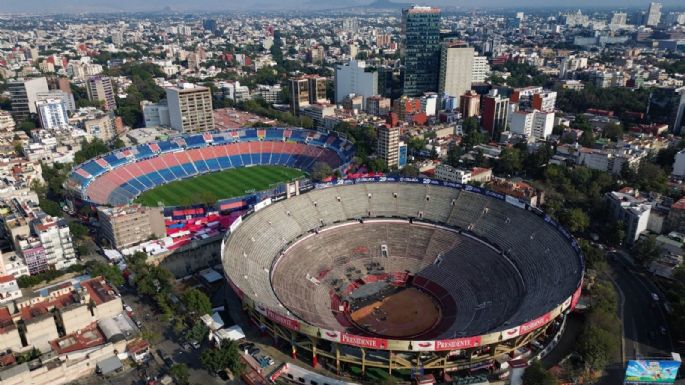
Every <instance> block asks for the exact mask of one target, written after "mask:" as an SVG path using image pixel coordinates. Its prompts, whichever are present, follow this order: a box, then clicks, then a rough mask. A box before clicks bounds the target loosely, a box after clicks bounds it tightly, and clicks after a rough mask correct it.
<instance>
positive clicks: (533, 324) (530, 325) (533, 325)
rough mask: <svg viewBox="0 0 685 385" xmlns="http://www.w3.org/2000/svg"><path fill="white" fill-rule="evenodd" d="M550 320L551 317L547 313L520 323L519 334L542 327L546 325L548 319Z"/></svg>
mask: <svg viewBox="0 0 685 385" xmlns="http://www.w3.org/2000/svg"><path fill="white" fill-rule="evenodd" d="M551 320H552V317H551V316H550V314H549V313H547V314H545V315H543V316H542V317H538V318H536V319H534V320H532V321H528V322H526V323H524V324H523V325H521V334H526V333H528V332H529V331H531V330H535V329H537V328H539V327H542V326H544V325H546V324H547V323H548V322H549V321H551Z"/></svg>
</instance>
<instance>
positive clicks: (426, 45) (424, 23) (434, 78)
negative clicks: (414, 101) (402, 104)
mask: <svg viewBox="0 0 685 385" xmlns="http://www.w3.org/2000/svg"><path fill="white" fill-rule="evenodd" d="M402 35H403V37H404V41H403V47H402V48H403V49H404V68H405V70H404V94H405V95H407V96H420V95H422V94H423V93H424V92H428V91H431V92H437V91H438V78H439V73H440V9H439V8H432V7H418V6H414V7H411V8H408V9H403V10H402Z"/></svg>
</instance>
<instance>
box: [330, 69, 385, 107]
mask: <svg viewBox="0 0 685 385" xmlns="http://www.w3.org/2000/svg"><path fill="white" fill-rule="evenodd" d="M350 94H355V95H361V96H362V97H363V98H364V101H363V105H364V106H366V98H368V97H370V96H374V95H378V72H377V71H375V70H374V71H371V70H370V69H369V68H368V67H367V66H366V62H364V61H362V60H350V61H349V62H347V63H344V64H339V65H337V66H336V67H335V103H336V104H340V103H342V101H343V99H344V98H345V97H346V96H348V95H350ZM364 108H366V107H364Z"/></svg>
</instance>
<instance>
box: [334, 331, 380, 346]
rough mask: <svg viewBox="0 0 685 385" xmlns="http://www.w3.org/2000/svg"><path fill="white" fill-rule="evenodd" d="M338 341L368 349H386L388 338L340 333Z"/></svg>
mask: <svg viewBox="0 0 685 385" xmlns="http://www.w3.org/2000/svg"><path fill="white" fill-rule="evenodd" d="M340 342H341V343H343V344H347V345H353V346H358V347H360V348H369V349H387V348H388V340H386V339H383V338H373V337H362V336H355V335H354V334H347V333H342V335H341V336H340Z"/></svg>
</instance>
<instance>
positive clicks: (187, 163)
mask: <svg viewBox="0 0 685 385" xmlns="http://www.w3.org/2000/svg"><path fill="white" fill-rule="evenodd" d="M353 154H354V146H353V145H352V144H351V143H350V142H348V141H347V140H345V139H342V138H339V137H338V136H336V135H335V134H328V133H323V132H319V131H312V130H304V129H297V128H245V129H240V130H231V131H219V132H216V131H215V132H205V133H202V134H189V135H180V136H175V137H171V138H169V139H166V140H158V141H153V142H149V143H145V144H140V145H137V146H132V147H127V148H123V149H119V150H116V151H112V152H110V153H107V154H104V155H101V156H98V157H96V158H93V159H90V160H88V161H86V162H84V163H82V164H80V165H77V166H75V167H74V169H73V170H72V171H71V173H70V174H69V177H68V178H67V181H66V183H65V187H67V188H68V189H69V190H71V191H72V192H74V193H75V195H76V196H77V197H78V198H80V199H81V200H83V201H85V202H89V203H92V204H97V205H111V206H117V205H123V204H127V203H130V202H132V201H133V200H134V199H135V198H136V197H138V196H140V195H141V194H143V193H144V192H146V191H149V190H152V189H155V188H157V187H159V186H163V185H166V184H170V183H173V182H176V181H180V180H184V179H188V178H193V177H196V176H200V175H208V174H212V173H218V172H221V171H225V170H232V169H239V168H244V167H252V166H281V167H287V168H290V169H299V170H303V171H305V172H306V171H309V170H311V168H312V167H313V166H314V165H315V164H316V163H318V162H324V163H326V164H328V165H329V166H330V167H331V168H332V169H333V170H336V169H342V168H344V167H345V166H346V165H347V164H349V162H350V160H351V159H352V156H353ZM268 182H277V180H273V181H269V180H267V181H266V182H265V183H267V184H268ZM176 193H177V194H178V193H179V192H176ZM181 193H182V192H181ZM220 198H221V197H220Z"/></svg>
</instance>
